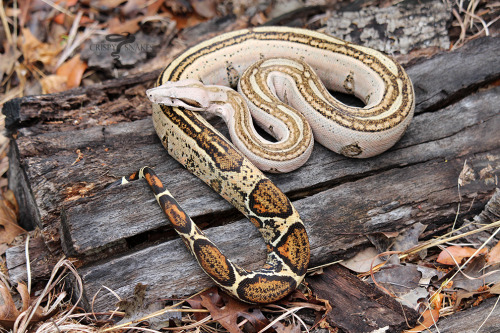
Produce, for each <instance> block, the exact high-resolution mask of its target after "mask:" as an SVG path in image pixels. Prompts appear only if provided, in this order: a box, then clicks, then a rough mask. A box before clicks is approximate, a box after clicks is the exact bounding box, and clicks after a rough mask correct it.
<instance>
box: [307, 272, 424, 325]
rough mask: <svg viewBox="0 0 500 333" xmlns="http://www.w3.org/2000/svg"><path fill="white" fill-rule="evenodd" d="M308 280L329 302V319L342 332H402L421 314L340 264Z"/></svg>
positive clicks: (314, 289) (320, 296)
mask: <svg viewBox="0 0 500 333" xmlns="http://www.w3.org/2000/svg"><path fill="white" fill-rule="evenodd" d="M306 280H307V282H308V283H309V286H310V287H311V288H312V289H313V291H314V293H315V294H316V295H317V296H318V297H319V298H321V299H326V300H328V301H329V303H330V306H331V307H332V311H330V312H329V313H328V314H327V319H328V321H329V322H330V324H332V325H335V326H336V327H338V328H340V329H342V332H346V333H348V332H352V333H359V332H376V331H379V332H402V331H404V330H406V329H409V328H412V327H414V324H415V323H416V321H417V318H418V316H419V315H418V313H417V312H416V311H415V310H413V309H410V308H408V307H406V306H404V305H401V304H400V303H399V302H398V301H396V300H395V299H394V298H392V297H391V296H389V295H387V294H385V293H384V292H382V291H381V290H380V289H378V288H376V287H375V286H373V285H370V284H367V283H365V282H363V281H361V280H360V279H358V278H357V277H356V276H355V275H353V274H352V273H351V272H350V271H349V270H348V269H347V268H344V267H342V266H340V265H334V266H330V267H327V268H326V269H325V270H324V272H323V274H322V275H315V276H311V277H309V278H307V279H306Z"/></svg>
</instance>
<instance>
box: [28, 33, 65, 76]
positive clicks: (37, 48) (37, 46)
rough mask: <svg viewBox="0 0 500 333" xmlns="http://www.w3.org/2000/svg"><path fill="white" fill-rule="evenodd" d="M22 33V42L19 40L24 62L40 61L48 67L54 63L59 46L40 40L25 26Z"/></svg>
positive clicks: (59, 49)
mask: <svg viewBox="0 0 500 333" xmlns="http://www.w3.org/2000/svg"><path fill="white" fill-rule="evenodd" d="M22 35H23V38H22V42H20V43H21V45H20V47H21V49H22V52H23V56H24V62H25V63H26V64H34V63H36V62H38V61H40V62H41V63H43V64H44V65H45V66H47V67H49V68H50V67H52V66H54V65H55V64H56V62H57V55H58V54H59V52H60V51H61V46H59V45H58V44H55V45H50V44H47V43H42V42H40V41H39V40H38V39H37V38H36V37H35V36H33V34H32V33H31V32H30V30H29V29H26V28H24V29H23V30H22ZM20 40H21V39H20Z"/></svg>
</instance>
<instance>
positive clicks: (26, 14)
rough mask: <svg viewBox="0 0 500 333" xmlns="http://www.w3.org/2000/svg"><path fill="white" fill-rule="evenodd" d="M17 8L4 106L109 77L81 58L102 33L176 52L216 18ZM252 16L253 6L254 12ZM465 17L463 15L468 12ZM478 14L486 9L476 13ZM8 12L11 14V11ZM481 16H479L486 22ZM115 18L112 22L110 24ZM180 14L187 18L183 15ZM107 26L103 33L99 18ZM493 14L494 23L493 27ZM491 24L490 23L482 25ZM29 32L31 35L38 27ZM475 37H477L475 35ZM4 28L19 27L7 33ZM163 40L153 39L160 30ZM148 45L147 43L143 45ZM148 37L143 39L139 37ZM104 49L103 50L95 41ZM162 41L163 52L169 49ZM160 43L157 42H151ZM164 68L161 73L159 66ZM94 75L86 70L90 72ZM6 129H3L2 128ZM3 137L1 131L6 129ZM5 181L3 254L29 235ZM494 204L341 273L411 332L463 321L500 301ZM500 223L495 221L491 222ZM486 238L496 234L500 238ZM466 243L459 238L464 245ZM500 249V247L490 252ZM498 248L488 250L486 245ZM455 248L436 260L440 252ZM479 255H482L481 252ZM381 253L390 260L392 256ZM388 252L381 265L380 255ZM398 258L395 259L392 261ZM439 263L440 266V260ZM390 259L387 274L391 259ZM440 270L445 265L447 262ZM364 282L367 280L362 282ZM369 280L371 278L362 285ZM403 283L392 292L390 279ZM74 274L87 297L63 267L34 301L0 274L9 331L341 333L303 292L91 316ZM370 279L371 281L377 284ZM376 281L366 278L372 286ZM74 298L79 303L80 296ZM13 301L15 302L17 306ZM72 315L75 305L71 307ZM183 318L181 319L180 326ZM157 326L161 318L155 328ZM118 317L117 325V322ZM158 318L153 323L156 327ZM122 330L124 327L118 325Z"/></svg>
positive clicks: (144, 7) (208, 12)
mask: <svg viewBox="0 0 500 333" xmlns="http://www.w3.org/2000/svg"><path fill="white" fill-rule="evenodd" d="M34 3H36V2H31V1H19V3H18V4H17V2H16V6H17V5H19V8H18V10H17V7H15V8H16V10H14V9H15V8H14V7H12V8H10V7H7V6H2V8H1V9H0V17H1V19H2V23H3V25H4V27H5V26H7V29H5V28H4V29H3V34H5V38H4V39H3V40H2V44H3V45H2V48H3V50H4V52H3V53H0V80H1V81H2V87H1V91H0V93H1V94H2V97H1V98H0V105H2V104H3V103H5V102H6V101H7V100H9V99H11V98H14V97H21V96H24V95H29V94H33V93H35V94H39V93H42V92H44V93H52V92H57V91H64V90H67V89H71V88H74V87H78V86H80V85H82V84H83V85H85V84H93V83H95V82H100V81H101V80H102V79H103V78H109V77H103V76H99V74H102V73H100V72H99V73H96V70H95V68H99V67H91V66H89V62H90V61H91V60H92V56H94V54H90V56H89V57H87V58H85V59H84V58H82V57H81V56H80V54H79V53H78V52H79V51H81V50H82V49H83V48H84V46H85V45H87V46H88V45H89V43H90V41H91V37H99V36H102V35H103V34H106V33H108V32H109V33H122V32H124V31H127V32H130V33H144V29H152V30H154V31H155V32H156V33H157V32H158V31H162V32H163V33H164V34H165V36H164V37H165V39H162V40H155V41H154V43H156V44H155V45H161V44H169V43H165V41H167V40H168V41H170V39H171V38H172V37H171V36H168V35H172V34H173V33H175V31H176V29H184V28H189V27H192V26H195V25H197V24H199V23H201V22H205V21H206V19H207V18H211V17H214V16H216V15H217V14H220V13H219V11H220V10H221V6H220V3H218V2H217V1H207V2H203V3H202V2H196V1H194V2H192V4H191V5H190V4H189V2H184V1H167V2H165V3H166V4H163V2H162V1H146V0H140V1H134V2H133V1H126V0H121V1H115V3H114V4H112V5H111V4H110V2H109V1H93V2H92V4H91V6H88V7H87V6H80V5H79V4H78V2H77V1H66V2H48V1H44V2H43V3H39V4H37V6H39V7H37V8H36V11H35V9H34V6H35V4H34ZM479 3H480V2H479V1H470V2H468V5H467V4H466V3H464V2H455V3H454V13H453V14H454V15H455V17H456V18H457V20H456V21H455V22H454V25H458V26H459V27H460V29H461V30H460V36H459V40H458V41H457V42H456V43H455V45H454V47H458V46H460V45H462V44H463V43H464V42H465V41H466V40H468V39H472V38H476V37H477V36H479V35H481V34H488V33H489V29H490V27H491V25H492V24H493V23H494V22H495V21H496V20H498V18H499V17H498V16H496V17H495V16H493V17H492V16H491V15H493V14H494V13H496V11H497V10H498V8H499V5H498V3H490V4H488V5H487V6H483V7H481V6H479ZM247 6H248V7H247ZM250 6H251V5H248V4H243V3H235V5H234V8H233V10H234V13H236V14H242V13H245V12H246V11H247V10H248V8H249V7H250ZM464 6H467V7H464ZM481 8H482V9H481ZM6 9H7V10H6ZM480 10H481V11H480ZM113 12H114V13H118V15H113V14H112V13H113ZM179 13H183V14H186V13H188V15H184V16H181V15H179ZM102 15H108V17H109V16H112V17H110V19H108V20H107V21H106V22H102V20H101V19H100V16H102ZM488 15H489V16H488ZM486 16H488V17H490V18H491V20H490V21H487V19H483V17H486ZM30 20H32V21H33V22H42V21H43V22H48V24H44V25H43V26H44V28H43V29H42V28H41V27H42V25H39V26H38V30H37V29H35V30H33V31H32V29H28V28H27V27H26V23H28V22H30ZM261 20H264V21H265V15H264V14H262V13H260V12H259V13H257V14H256V15H255V16H254V17H253V18H252V21H261ZM32 26H33V25H32ZM469 26H470V27H473V28H472V29H471V30H470V31H469V29H468V27H469ZM9 27H12V29H10V28H9ZM155 29H156V30H155ZM144 36H146V35H144ZM144 38H146V37H144ZM95 40H98V39H94V41H95ZM162 42H163V43H162ZM152 43H153V42H152ZM127 61H128V62H127V66H136V65H137V64H140V63H141V62H143V61H145V59H144V58H137V59H128V60H127ZM162 63H163V62H162ZM104 66H107V67H104V68H106V69H109V71H107V72H106V71H105V72H106V73H107V74H110V75H114V73H116V72H117V71H121V72H122V73H126V72H127V70H128V69H127V68H123V64H121V63H119V62H118V63H117V62H114V61H108V63H107V64H105V65H104ZM89 67H90V68H89ZM1 121H2V124H3V119H1ZM2 127H3V125H2ZM1 140H2V141H1V142H0V146H1V147H2V148H1V149H0V157H1V159H0V171H1V174H2V175H3V174H4V173H5V172H6V169H7V168H8V159H7V157H6V145H7V141H6V140H5V138H3V139H1ZM468 171H470V170H468V169H466V165H464V170H463V172H462V173H461V175H460V177H459V182H460V183H459V186H460V184H465V183H466V182H467V181H469V180H470V179H473V177H477V176H479V177H483V176H485V175H487V170H486V171H485V172H484V175H483V174H479V175H475V174H472V173H470V172H468ZM6 185H7V184H6V180H5V178H2V180H1V181H0V225H1V226H2V227H3V229H2V230H1V232H0V245H3V246H5V247H4V249H3V251H5V249H6V246H8V244H12V243H13V242H15V241H16V239H18V238H19V236H21V235H24V234H25V233H26V232H25V231H24V230H23V229H22V228H21V227H19V226H18V225H17V215H18V208H17V203H16V202H15V199H14V197H13V195H12V193H11V192H9V191H8V190H6ZM495 195H496V196H497V200H493V199H492V201H490V203H489V204H488V205H487V207H486V209H485V211H484V212H483V213H482V214H481V215H479V216H478V217H476V218H474V220H473V221H470V222H469V223H468V224H467V225H466V226H465V227H462V228H459V229H456V230H453V231H452V232H451V233H449V234H446V235H444V236H442V237H440V238H437V239H433V240H430V241H425V242H419V241H418V238H419V236H420V235H421V233H422V232H423V228H422V226H417V225H416V226H415V228H413V229H412V230H409V231H406V232H403V233H401V234H394V233H392V234H380V235H370V239H371V240H372V242H373V243H374V245H376V247H374V248H371V249H369V250H366V251H363V252H360V254H359V257H358V258H356V260H351V261H345V262H344V263H343V264H344V265H346V267H349V268H350V269H351V270H353V271H355V272H357V273H360V274H359V276H360V277H361V278H365V279H366V280H367V281H372V282H373V283H376V284H379V285H381V286H383V287H384V289H386V290H390V293H393V294H395V295H396V297H397V298H399V299H401V300H403V301H404V302H405V303H406V304H409V305H411V306H413V307H417V308H418V309H420V310H421V313H422V320H421V325H420V326H417V327H415V328H413V329H412V330H410V331H412V332H416V331H421V330H425V329H426V328H428V327H431V326H432V325H433V324H434V323H435V322H436V321H437V320H438V319H439V317H440V316H442V315H447V314H449V313H450V311H451V310H450V309H452V310H453V311H458V310H460V309H464V308H466V306H470V305H472V304H474V303H479V302H481V301H482V300H484V299H485V298H488V297H492V296H493V295H499V294H500V282H499V281H500V279H499V278H498V275H497V274H498V270H499V267H498V264H499V262H500V242H498V237H497V238H494V237H491V236H495V235H496V232H498V230H499V229H498V228H499V227H500V221H499V219H500V214H499V213H498V212H499V210H498V209H496V208H495V207H499V206H500V203H499V202H500V201H499V200H498V196H499V195H498V191H497V193H496V194H495ZM495 212H496V213H495ZM495 228H496V230H497V231H496V232H495V233H491V230H495ZM459 233H462V235H461V236H458V234H459ZM459 238H463V239H466V240H469V243H471V244H473V246H461V245H454V244H451V242H452V241H455V240H457V239H459ZM493 240H497V243H496V244H490V243H492V241H493ZM487 241H488V242H489V243H488V244H487V246H491V247H492V248H491V250H488V249H487V248H486V246H485V244H486V242H487ZM443 244H448V245H449V246H447V247H443V248H442V250H441V251H440V252H439V253H436V251H435V249H437V248H438V246H443ZM476 247H480V248H479V249H476ZM385 251H388V252H393V254H391V253H387V256H384V253H383V252H385ZM427 251H431V253H430V254H428V253H427ZM380 252H382V255H380ZM394 253H395V254H394ZM440 257H441V258H440ZM388 259H389V260H391V264H390V265H389V264H388V262H387V260H388ZM443 261H444V262H443ZM366 272H368V273H366ZM363 273H364V274H363ZM394 274H398V276H399V277H400V279H398V280H397V281H395V280H394V279H392V278H391V275H394ZM68 275H71V276H72V278H73V279H75V280H76V281H77V284H79V286H80V288H79V290H80V292H81V290H83V288H82V284H81V279H80V277H79V276H78V274H77V273H76V270H75V269H74V267H73V265H72V264H71V262H70V261H68V260H61V261H60V262H59V263H58V264H57V265H56V266H55V267H54V271H53V273H52V275H51V277H50V279H49V280H48V282H47V283H46V286H45V287H44V288H43V290H41V291H40V290H39V291H38V292H40V293H39V294H38V295H37V296H33V292H30V287H29V285H28V286H27V285H24V284H18V285H17V287H16V290H17V293H14V292H12V291H11V289H12V288H11V287H10V286H9V284H8V278H7V277H6V276H4V275H3V274H2V276H1V280H2V281H4V282H2V283H1V284H2V286H1V289H0V294H1V295H2V298H3V300H4V303H3V305H2V306H1V307H0V320H1V323H2V325H4V326H5V327H13V328H14V329H15V331H16V332H27V331H28V329H29V330H32V331H33V330H35V331H36V332H69V331H72V332H95V331H97V330H98V329H99V330H104V331H113V330H120V329H128V330H135V329H137V330H141V329H142V330H143V331H153V330H154V329H160V328H163V329H164V330H180V329H185V330H197V331H200V330H201V331H209V332H218V331H221V330H222V329H226V330H228V331H230V332H240V331H245V332H258V331H263V330H266V331H269V332H273V331H275V332H301V331H308V330H310V329H311V328H312V327H323V328H326V329H329V330H332V331H334V330H335V329H332V328H331V327H329V325H328V323H327V322H326V321H325V320H324V317H325V314H326V313H327V312H328V311H329V310H330V309H329V305H328V301H318V300H316V299H315V298H314V295H312V294H311V293H309V292H308V291H307V289H306V288H303V289H304V290H306V292H305V294H300V293H295V294H294V295H292V296H291V297H290V298H288V299H286V300H284V301H283V302H282V306H281V305H277V304H275V305H268V306H262V307H256V306H252V305H248V304H244V303H241V302H239V301H236V300H234V299H232V298H230V297H228V296H227V295H225V294H224V293H222V292H220V291H219V290H218V289H217V288H212V289H209V290H206V291H204V292H202V293H200V294H198V295H195V296H193V297H191V298H188V299H186V300H182V301H179V302H177V303H173V304H170V305H167V306H166V307H164V308H162V309H159V308H158V305H157V304H152V305H145V304H143V303H142V301H141V298H142V296H141V295H143V294H142V293H143V290H144V286H140V285H138V286H137V288H136V293H135V294H134V297H133V299H132V300H124V301H120V302H119V306H120V307H119V310H116V311H109V312H107V313H101V314H96V313H86V312H84V311H82V309H80V308H78V307H77V304H78V302H74V303H70V302H68V296H69V295H68V294H67V293H66V291H65V280H64V277H66V276H68ZM370 275H371V276H370ZM368 276H370V278H368ZM80 292H77V294H78V295H76V298H77V299H79V298H80V297H81V294H80ZM13 294H14V296H12V295H13ZM72 304H74V305H72ZM307 309H308V310H310V311H313V312H314V313H315V318H314V320H313V321H312V322H309V323H304V321H303V320H302V319H301V318H300V317H299V316H297V315H296V312H297V311H302V310H307ZM180 314H182V316H181V315H180ZM156 317H158V318H156ZM120 318H121V319H120ZM154 318H156V319H154ZM118 319H120V321H117V320H118Z"/></svg>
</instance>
